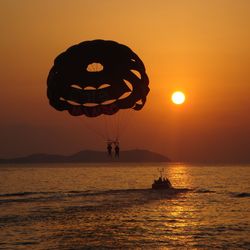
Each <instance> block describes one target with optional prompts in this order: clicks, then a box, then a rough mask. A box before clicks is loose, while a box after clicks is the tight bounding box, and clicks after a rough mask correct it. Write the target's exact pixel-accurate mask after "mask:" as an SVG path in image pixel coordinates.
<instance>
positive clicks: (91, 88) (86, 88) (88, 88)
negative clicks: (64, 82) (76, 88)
mask: <svg viewBox="0 0 250 250" xmlns="http://www.w3.org/2000/svg"><path fill="white" fill-rule="evenodd" d="M83 90H96V88H95V87H92V86H87V87H84V89H83Z"/></svg>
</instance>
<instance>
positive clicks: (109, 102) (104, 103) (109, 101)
mask: <svg viewBox="0 0 250 250" xmlns="http://www.w3.org/2000/svg"><path fill="white" fill-rule="evenodd" d="M115 101H116V99H112V100H107V101H105V102H102V105H108V104H112V103H114V102H115Z"/></svg>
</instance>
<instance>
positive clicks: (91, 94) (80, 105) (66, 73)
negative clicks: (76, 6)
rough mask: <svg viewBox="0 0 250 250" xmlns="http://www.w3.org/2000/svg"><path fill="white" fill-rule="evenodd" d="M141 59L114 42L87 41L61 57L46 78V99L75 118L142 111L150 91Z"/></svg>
mask: <svg viewBox="0 0 250 250" xmlns="http://www.w3.org/2000/svg"><path fill="white" fill-rule="evenodd" d="M148 84H149V79H148V76H147V74H146V71H145V67H144V64H143V62H142V61H141V59H140V58H139V57H138V56H137V55H136V54H135V53H134V52H133V51H132V50H131V49H130V48H129V47H127V46H125V45H122V44H119V43H117V42H114V41H105V40H93V41H85V42H82V43H79V44H77V45H74V46H72V47H70V48H68V49H67V50H66V51H65V52H63V53H61V54H60V55H58V56H57V57H56V59H55V61H54V65H53V67H52V68H51V70H50V72H49V75H48V79H47V86H48V88H47V96H48V98H49V101H50V105H51V106H53V107H54V108H55V109H57V110H60V111H63V110H68V112H69V113H70V114H71V115H73V116H80V115H86V116H88V117H96V116H99V115H101V114H105V115H113V114H115V113H116V112H117V111H119V110H120V109H134V110H140V109H142V107H143V106H144V104H145V102H146V96H147V94H148V92H149V87H148Z"/></svg>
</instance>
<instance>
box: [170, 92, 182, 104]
mask: <svg viewBox="0 0 250 250" xmlns="http://www.w3.org/2000/svg"><path fill="white" fill-rule="evenodd" d="M171 99H172V102H173V103H174V104H177V105H180V104H183V103H184V102H185V99H186V97H185V94H184V93H183V92H181V91H176V92H174V93H173V94H172V98H171Z"/></svg>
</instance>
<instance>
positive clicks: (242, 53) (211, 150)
mask: <svg viewBox="0 0 250 250" xmlns="http://www.w3.org/2000/svg"><path fill="white" fill-rule="evenodd" d="M249 15H250V1H248V0H238V1H234V0H216V1H206V0H186V1H184V0H182V1H181V0H172V1H168V0H137V1H135V0H133V1H132V0H126V1H123V2H122V1H116V0H105V1H99V0H91V1H88V0H81V1H80V0H79V1H74V0H72V1H63V0H58V1H56V0H54V1H49V0H43V1H32V0H22V1H19V0H12V1H9V0H2V1H1V2H0V28H1V39H0V45H1V46H0V50H1V51H0V52H1V59H0V73H1V78H0V84H1V95H2V97H1V99H0V117H1V123H0V138H1V144H0V157H12V156H20V155H25V154H29V153H36V152H49V153H73V152H76V151H79V150H82V149H87V148H90V149H99V150H103V149H104V148H105V144H104V142H103V140H101V139H100V138H99V137H98V136H97V135H96V134H94V133H92V132H91V131H89V130H88V129H87V128H86V126H84V125H83V124H82V120H81V119H79V118H74V117H71V116H69V115H68V113H67V112H58V111H56V110H54V109H53V108H52V107H50V106H49V104H48V100H47V96H46V78H47V75H48V71H49V69H50V68H51V66H52V64H53V60H54V58H55V57H56V56H57V55H58V54H59V53H61V52H62V51H64V50H65V49H67V48H68V47H69V46H71V45H73V44H77V43H79V42H81V41H84V40H93V39H107V40H115V41H117V42H119V43H123V44H126V45H128V46H129V47H130V48H131V49H132V50H134V51H135V52H136V53H137V54H138V55H139V56H140V58H141V59H142V60H143V62H144V64H145V66H146V70H147V73H148V76H149V78H150V89H151V91H150V93H149V95H148V101H147V103H146V105H145V107H144V108H143V110H142V111H140V112H137V113H136V114H133V120H132V121H130V124H129V125H128V127H127V129H126V135H124V137H123V138H121V147H122V149H131V148H145V149H149V150H153V151H156V152H159V153H164V154H166V155H168V156H169V157H170V158H172V159H173V160H177V161H240V160H242V161H244V160H248V161H250V153H249V152H250V112H249V108H250V98H249V94H250V74H249V65H250V32H249V30H250V20H249ZM174 90H183V91H184V92H185V93H186V95H187V101H186V103H185V104H184V105H182V106H174V105H173V104H172V103H171V101H170V96H171V93H172V92H173V91H174Z"/></svg>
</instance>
